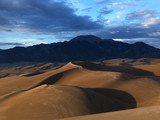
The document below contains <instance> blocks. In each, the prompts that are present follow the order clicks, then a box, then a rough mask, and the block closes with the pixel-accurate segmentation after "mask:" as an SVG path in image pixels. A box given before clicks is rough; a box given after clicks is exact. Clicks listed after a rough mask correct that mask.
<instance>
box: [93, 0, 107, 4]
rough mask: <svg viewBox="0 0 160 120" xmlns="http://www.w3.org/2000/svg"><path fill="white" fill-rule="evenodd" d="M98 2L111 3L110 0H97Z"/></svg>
mask: <svg viewBox="0 0 160 120" xmlns="http://www.w3.org/2000/svg"><path fill="white" fill-rule="evenodd" d="M96 1H97V4H104V3H109V2H110V0H96Z"/></svg>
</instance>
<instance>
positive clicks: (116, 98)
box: [0, 85, 136, 120]
mask: <svg viewBox="0 0 160 120" xmlns="http://www.w3.org/2000/svg"><path fill="white" fill-rule="evenodd" d="M102 92H104V93H108V94H102ZM125 99H127V100H126V101H125ZM135 107H136V101H135V100H134V98H133V97H132V96H131V95H129V94H128V93H126V92H123V91H117V90H110V89H100V90H97V89H94V90H93V89H82V88H77V87H69V86H55V85H42V86H40V87H37V88H34V89H31V90H26V91H21V92H19V93H17V94H12V96H10V97H8V98H7V99H5V100H3V101H2V102H1V103H0V116H1V117H0V118H1V120H22V119H23V120H52V119H57V118H65V117H72V116H80V115H88V114H95V113H102V112H110V111H117V110H124V109H130V108H135Z"/></svg>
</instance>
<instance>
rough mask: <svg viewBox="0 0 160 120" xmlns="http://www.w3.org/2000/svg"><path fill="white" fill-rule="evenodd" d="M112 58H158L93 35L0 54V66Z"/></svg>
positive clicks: (140, 46) (151, 51)
mask: <svg viewBox="0 0 160 120" xmlns="http://www.w3.org/2000/svg"><path fill="white" fill-rule="evenodd" d="M115 58H132V59H136V58H160V49H158V48H154V47H152V46H150V45H148V44H145V43H143V42H136V43H134V44H128V43H124V42H119V41H114V40H112V39H101V38H99V37H96V36H93V35H86V36H77V37H75V38H73V39H71V40H70V41H64V42H58V43H51V44H39V45H34V46H29V47H15V48H12V49H7V50H0V62H1V63H2V62H20V61H27V62H30V61H32V62H69V61H98V60H105V59H115Z"/></svg>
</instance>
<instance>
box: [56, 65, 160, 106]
mask: <svg viewBox="0 0 160 120" xmlns="http://www.w3.org/2000/svg"><path fill="white" fill-rule="evenodd" d="M83 64H85V63H83ZM92 67H94V64H92ZM96 67H97V64H96V65H95V68H96ZM118 70H119V71H120V69H119V68H118ZM115 71H117V69H116V68H115ZM136 72H137V71H135V73H136ZM135 73H134V72H133V74H128V73H122V72H114V70H112V72H110V71H97V70H89V69H87V67H85V68H77V69H74V70H72V71H69V72H67V73H65V74H63V77H61V78H60V79H59V80H58V81H57V82H56V83H55V85H56V84H57V85H73V86H79V87H83V88H110V89H116V90H122V91H125V92H127V93H129V94H131V95H132V96H133V97H134V98H135V99H136V101H137V106H138V107H142V106H151V105H159V104H160V99H159V97H160V87H159V86H160V78H159V77H156V76H147V75H145V76H136V75H135Z"/></svg>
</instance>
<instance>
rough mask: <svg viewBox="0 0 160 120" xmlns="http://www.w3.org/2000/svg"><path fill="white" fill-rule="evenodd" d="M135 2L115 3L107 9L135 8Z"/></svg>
mask: <svg viewBox="0 0 160 120" xmlns="http://www.w3.org/2000/svg"><path fill="white" fill-rule="evenodd" d="M135 5H136V4H135V2H115V3H110V4H108V5H106V7H108V8H111V7H120V8H128V7H133V6H135Z"/></svg>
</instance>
